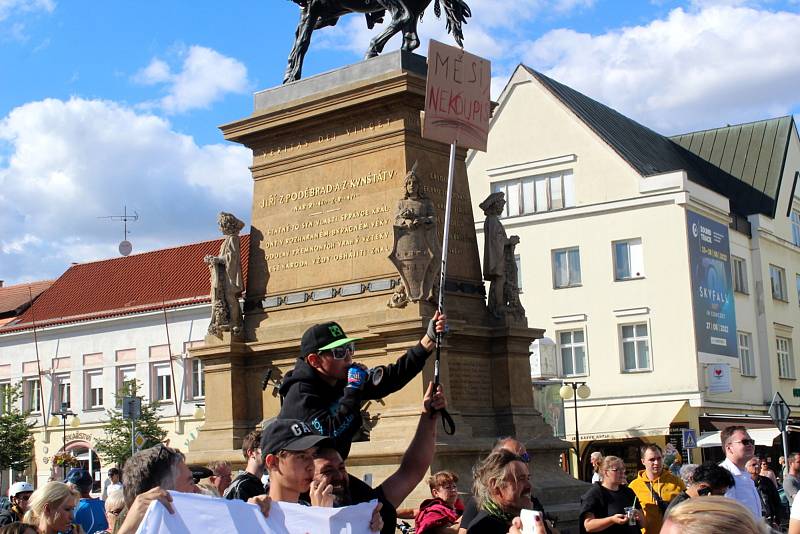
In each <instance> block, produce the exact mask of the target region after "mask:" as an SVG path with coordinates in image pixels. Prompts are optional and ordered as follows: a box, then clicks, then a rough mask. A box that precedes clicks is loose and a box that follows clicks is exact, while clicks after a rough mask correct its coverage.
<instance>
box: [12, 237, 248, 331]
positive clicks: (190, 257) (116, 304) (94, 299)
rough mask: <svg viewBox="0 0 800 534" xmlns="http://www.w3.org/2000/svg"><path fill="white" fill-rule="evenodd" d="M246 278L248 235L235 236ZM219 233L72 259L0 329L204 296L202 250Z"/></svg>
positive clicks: (214, 248) (211, 248) (212, 247)
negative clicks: (128, 252)
mask: <svg viewBox="0 0 800 534" xmlns="http://www.w3.org/2000/svg"><path fill="white" fill-rule="evenodd" d="M239 239H240V246H241V250H242V276H243V277H244V280H245V283H246V280H247V267H248V259H249V254H248V250H249V247H250V236H249V235H243V236H240V238H239ZM221 244H222V239H216V240H214V241H205V242H202V243H193V244H191V245H184V246H180V247H175V248H167V249H162V250H155V251H152V252H145V253H142V254H134V255H132V256H127V257H119V258H113V259H109V260H101V261H94V262H90V263H80V264H75V265H73V266H72V267H70V268H69V269H68V270H67V272H65V273H64V274H62V275H61V276H60V277H59V278H58V279H57V280H56V281H55V282H54V283H53V285H52V286H51V287H50V288H49V289H48V290H47V291H45V292H44V293H43V294H42V295H41V296H40V297H39V298H38V299H36V300H35V301H34V303H33V306H31V307H30V308H28V309H27V310H26V311H25V313H23V314H22V315H20V316H19V317H18V318H17V319H15V320H13V321H11V322H10V323H8V324H7V325H5V326H3V327H0V333H6V332H12V331H18V330H27V329H30V328H32V327H33V323H34V321H35V322H36V326H52V325H57V324H64V323H73V322H81V321H88V320H92V319H99V318H104V317H114V316H119V315H129V314H133V313H142V312H146V311H153V310H160V309H163V308H176V307H181V306H189V305H192V304H200V303H203V302H210V300H211V296H210V292H211V280H210V276H209V271H208V266H207V265H206V264H205V263H204V262H203V258H204V257H205V256H206V255H207V254H210V255H214V256H216V255H217V254H219V248H220V245H221Z"/></svg>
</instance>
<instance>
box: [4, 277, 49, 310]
mask: <svg viewBox="0 0 800 534" xmlns="http://www.w3.org/2000/svg"><path fill="white" fill-rule="evenodd" d="M51 285H53V280H41V281H39V282H30V283H28V284H15V285H13V286H5V287H0V315H5V314H8V313H12V312H14V311H15V310H17V309H19V308H20V307H27V305H28V304H29V303H30V301H31V297H33V298H34V299H36V297H38V296H39V295H40V294H41V293H42V291H44V290H45V289H47V288H48V287H50V286H51ZM28 288H30V291H29V290H28Z"/></svg>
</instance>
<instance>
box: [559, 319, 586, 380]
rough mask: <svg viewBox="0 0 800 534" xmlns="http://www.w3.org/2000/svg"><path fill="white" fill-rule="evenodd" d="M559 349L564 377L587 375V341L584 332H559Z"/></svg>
mask: <svg viewBox="0 0 800 534" xmlns="http://www.w3.org/2000/svg"><path fill="white" fill-rule="evenodd" d="M558 347H559V351H560V353H561V371H562V374H563V375H564V376H578V375H585V374H587V370H586V340H585V337H584V333H583V330H571V331H568V332H559V333H558Z"/></svg>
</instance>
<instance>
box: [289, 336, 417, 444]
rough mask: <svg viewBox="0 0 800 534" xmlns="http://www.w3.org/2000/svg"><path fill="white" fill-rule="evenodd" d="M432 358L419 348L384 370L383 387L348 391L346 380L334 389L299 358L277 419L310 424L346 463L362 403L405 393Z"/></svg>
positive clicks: (368, 385)
mask: <svg viewBox="0 0 800 534" xmlns="http://www.w3.org/2000/svg"><path fill="white" fill-rule="evenodd" d="M429 355H430V353H429V352H427V351H426V350H425V349H424V348H423V347H422V345H420V344H417V345H416V346H415V347H413V348H410V349H408V350H407V351H406V353H405V354H404V355H403V356H401V357H400V358H398V360H397V361H396V362H395V363H393V364H389V365H387V366H385V368H384V373H383V379H382V380H381V381H380V384H378V385H377V386H376V385H374V384H373V383H372V382H371V381H369V380H367V383H366V384H365V385H364V389H363V390H358V389H355V388H348V387H345V386H347V381H346V380H339V381H338V382H337V383H336V384H335V385H333V386H332V385H330V384H328V383H327V382H325V380H323V379H322V377H320V375H319V373H318V372H317V371H316V370H315V369H314V368H313V367H311V366H310V365H308V363H306V361H305V359H303V358H298V359H297V363H296V364H295V366H294V369H293V370H291V371H289V372H288V373H287V374H286V377H285V378H284V380H283V383H282V384H281V387H280V390H279V391H280V394H281V396H282V397H283V405H282V406H281V411H280V414H279V415H278V417H279V418H282V419H300V420H301V421H305V422H307V423H308V424H309V425H310V426H311V428H313V429H314V430H316V431H317V432H319V433H320V434H322V435H323V436H328V437H330V438H332V439H333V442H334V447H335V448H336V450H337V451H339V454H341V455H342V459H346V458H347V456H348V454H350V444H351V442H352V440H353V437H354V436H355V434H356V432H358V430H359V429H360V428H361V403H362V402H363V401H368V400H374V399H382V398H383V397H385V396H386V395H389V394H390V393H394V392H395V391H398V390H400V389H402V388H403V386H405V385H406V384H408V383H409V382H410V381H411V379H412V378H414V377H415V376H416V375H417V373H419V372H420V371H421V370H422V368H423V367H425V362H426V361H427V359H428V356H429Z"/></svg>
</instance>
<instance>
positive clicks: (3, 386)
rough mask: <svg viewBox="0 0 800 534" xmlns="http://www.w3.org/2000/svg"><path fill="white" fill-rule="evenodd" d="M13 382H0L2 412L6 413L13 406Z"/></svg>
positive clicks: (0, 407) (0, 409)
mask: <svg viewBox="0 0 800 534" xmlns="http://www.w3.org/2000/svg"><path fill="white" fill-rule="evenodd" d="M10 394H11V383H10V382H0V414H4V413H6V412H7V411H8V410H9V408H10V407H11V405H10V403H11V397H10Z"/></svg>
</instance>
